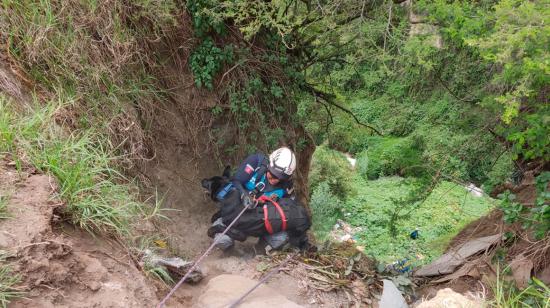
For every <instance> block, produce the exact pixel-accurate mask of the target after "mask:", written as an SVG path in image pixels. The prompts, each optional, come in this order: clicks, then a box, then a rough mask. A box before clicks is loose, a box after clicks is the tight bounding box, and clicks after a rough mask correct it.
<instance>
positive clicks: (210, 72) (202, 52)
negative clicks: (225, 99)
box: [189, 38, 233, 90]
mask: <svg viewBox="0 0 550 308" xmlns="http://www.w3.org/2000/svg"><path fill="white" fill-rule="evenodd" d="M232 58H233V48H232V47H231V46H226V47H224V48H223V49H221V48H219V47H217V46H216V45H215V44H214V41H213V40H212V38H206V39H204V40H203V41H202V43H201V44H200V45H199V46H198V47H197V48H196V49H195V50H194V51H193V53H192V54H191V56H190V58H189V66H190V67H191V71H192V72H193V76H194V77H195V84H196V85H197V86H198V87H202V86H205V87H207V88H208V89H210V90H212V79H213V78H214V75H215V74H216V73H217V72H219V70H220V69H221V68H222V66H223V64H224V63H229V62H230V61H231V59H232Z"/></svg>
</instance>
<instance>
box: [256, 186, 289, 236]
mask: <svg viewBox="0 0 550 308" xmlns="http://www.w3.org/2000/svg"><path fill="white" fill-rule="evenodd" d="M258 201H264V202H265V204H264V224H265V229H266V230H267V233H269V234H273V226H271V222H270V221H269V217H268V216H269V215H268V209H267V203H268V202H271V204H273V205H274V206H275V208H276V209H277V212H279V215H281V221H282V223H281V229H282V230H281V231H286V216H285V212H284V211H283V209H282V208H281V206H280V205H279V203H277V202H276V201H275V200H273V199H271V198H269V197H266V196H263V195H262V196H260V197H259V198H258Z"/></svg>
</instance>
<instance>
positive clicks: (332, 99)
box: [304, 85, 383, 136]
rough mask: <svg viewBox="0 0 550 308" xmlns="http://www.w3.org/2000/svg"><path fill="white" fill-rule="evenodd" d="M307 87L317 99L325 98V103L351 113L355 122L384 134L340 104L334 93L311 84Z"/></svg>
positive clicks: (380, 134)
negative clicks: (326, 91) (318, 88)
mask: <svg viewBox="0 0 550 308" xmlns="http://www.w3.org/2000/svg"><path fill="white" fill-rule="evenodd" d="M304 87H305V88H306V90H307V91H308V92H310V93H311V94H312V95H313V96H314V97H315V98H316V99H317V98H319V99H321V100H323V101H324V102H325V103H327V104H328V105H330V106H333V107H336V108H337V109H340V110H341V111H343V112H345V113H347V114H349V115H351V117H352V118H353V119H354V120H355V122H356V123H357V124H359V125H361V126H364V127H366V128H368V129H370V130H372V131H373V132H375V133H376V134H377V135H379V136H383V134H382V133H381V132H380V131H379V130H378V129H376V128H375V127H373V126H371V125H369V124H365V123H363V122H361V121H360V120H359V118H358V117H357V116H356V115H355V114H354V113H353V112H352V111H351V110H349V109H347V108H345V107H344V106H341V105H339V104H338V103H336V102H335V100H336V99H335V97H334V95H332V94H329V93H325V92H323V91H320V90H317V89H315V88H314V87H313V86H311V85H305V86H304Z"/></svg>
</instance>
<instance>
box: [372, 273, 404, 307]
mask: <svg viewBox="0 0 550 308" xmlns="http://www.w3.org/2000/svg"><path fill="white" fill-rule="evenodd" d="M382 281H383V282H384V290H383V291H382V297H381V298H380V303H379V307H380V308H407V307H409V306H408V305H407V302H406V301H405V298H403V295H401V292H400V291H399V289H397V287H396V286H395V285H394V284H393V282H391V281H390V280H386V279H384V280H382Z"/></svg>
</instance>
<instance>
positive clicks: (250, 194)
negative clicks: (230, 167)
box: [213, 147, 296, 250]
mask: <svg viewBox="0 0 550 308" xmlns="http://www.w3.org/2000/svg"><path fill="white" fill-rule="evenodd" d="M295 170H296V156H295V155H294V153H293V152H292V150H290V149H289V148H287V147H281V148H279V149H277V150H275V151H273V153H271V154H270V155H269V157H266V156H265V155H264V154H263V153H256V154H252V155H250V156H248V157H247V158H246V159H245V160H244V161H243V162H242V163H241V164H240V166H239V168H238V169H237V171H236V172H235V174H234V175H233V176H232V177H230V183H229V184H227V185H226V186H225V187H223V188H222V189H221V190H220V191H219V193H218V194H217V195H216V199H217V200H218V201H222V200H225V199H228V200H230V199H235V200H236V202H223V203H224V206H222V208H221V209H220V216H221V217H228V215H232V213H235V211H234V207H235V206H237V205H240V204H237V203H241V204H242V205H243V206H245V207H247V208H249V209H251V208H254V207H255V205H256V203H257V200H256V199H257V198H259V197H260V196H267V197H269V198H271V199H273V200H278V199H281V198H294V196H293V190H294V188H293V182H292V175H293V174H294V171H295ZM239 201H240V202H239ZM221 217H220V218H218V219H216V220H215V221H214V223H213V226H216V225H218V226H219V225H220V224H221V225H223V220H222V219H221ZM214 238H215V239H216V238H217V239H218V245H217V246H218V247H219V248H221V249H223V250H226V249H228V248H230V247H232V246H233V245H234V241H233V239H232V238H231V237H229V236H228V235H225V236H222V235H221V233H219V234H216V235H215V236H214ZM262 239H263V240H265V241H266V242H267V244H268V245H269V247H268V250H269V248H273V249H281V248H282V247H283V246H284V245H285V244H286V243H287V242H288V240H289V237H288V234H287V232H284V231H282V232H278V233H274V234H271V235H266V236H264V237H263V238H262Z"/></svg>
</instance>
